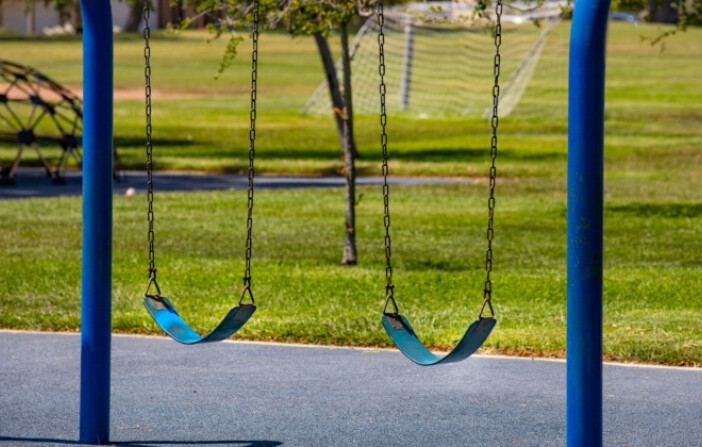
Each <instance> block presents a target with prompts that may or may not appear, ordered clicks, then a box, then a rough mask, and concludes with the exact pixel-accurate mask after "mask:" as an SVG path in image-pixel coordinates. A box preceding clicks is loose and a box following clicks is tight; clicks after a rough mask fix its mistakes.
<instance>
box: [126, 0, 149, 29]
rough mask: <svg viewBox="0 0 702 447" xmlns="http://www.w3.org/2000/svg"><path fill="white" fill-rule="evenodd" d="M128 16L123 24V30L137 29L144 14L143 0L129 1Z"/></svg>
mask: <svg viewBox="0 0 702 447" xmlns="http://www.w3.org/2000/svg"><path fill="white" fill-rule="evenodd" d="M130 5H131V8H130V10H129V17H128V18H127V23H126V24H125V25H124V30H125V31H129V32H135V31H139V26H140V25H141V20H142V16H143V14H144V0H133V1H131V2H130Z"/></svg>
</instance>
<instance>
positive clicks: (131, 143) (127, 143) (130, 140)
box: [114, 135, 196, 150]
mask: <svg viewBox="0 0 702 447" xmlns="http://www.w3.org/2000/svg"><path fill="white" fill-rule="evenodd" d="M114 141H115V146H116V147H117V150H119V148H122V147H123V148H125V149H127V148H129V149H131V148H135V147H138V148H139V149H143V148H144V144H146V140H145V138H144V137H120V136H119V135H116V136H115V138H114ZM152 143H153V145H154V147H178V146H194V145H195V144H196V142H195V141H193V140H188V139H185V138H154V139H153V140H152Z"/></svg>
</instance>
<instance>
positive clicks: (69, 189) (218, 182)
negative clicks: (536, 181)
mask: <svg viewBox="0 0 702 447" xmlns="http://www.w3.org/2000/svg"><path fill="white" fill-rule="evenodd" d="M123 175H124V178H123V179H122V181H119V182H115V183H114V190H115V193H116V194H124V193H125V192H126V191H127V189H128V188H134V189H135V190H136V191H137V192H143V191H145V189H146V186H145V185H146V173H145V172H139V171H126V172H124V173H123ZM154 179H155V180H154V185H155V188H156V190H157V191H195V190H210V191H211V190H224V189H243V188H246V187H247V186H248V178H247V177H246V176H243V175H227V174H203V173H193V172H156V173H154ZM16 181H17V184H16V185H15V186H0V200H2V199H21V198H27V197H54V196H65V195H73V196H77V195H80V194H81V193H82V185H81V181H82V173H81V172H79V171H68V172H67V173H66V184H65V185H54V184H52V183H51V180H50V179H49V178H47V177H46V174H45V173H44V171H43V170H41V169H32V168H25V169H20V171H19V172H18V174H17V179H16ZM473 181H474V180H471V179H468V178H450V177H425V178H421V177H393V178H391V179H390V183H393V184H438V183H459V182H473ZM357 184H359V185H380V184H382V177H359V178H358V179H357ZM341 186H344V179H343V177H292V176H287V177H283V176H257V177H256V187H257V188H325V187H326V188H329V187H341Z"/></svg>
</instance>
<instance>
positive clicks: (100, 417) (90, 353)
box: [80, 0, 113, 444]
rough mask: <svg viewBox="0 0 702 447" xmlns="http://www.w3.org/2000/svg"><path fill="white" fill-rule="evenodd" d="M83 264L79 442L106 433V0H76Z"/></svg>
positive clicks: (99, 439) (101, 440)
mask: <svg viewBox="0 0 702 447" xmlns="http://www.w3.org/2000/svg"><path fill="white" fill-rule="evenodd" d="M81 8H82V17H83V151H84V154H83V267H82V302H81V367H80V442H81V443H82V444H105V443H107V442H109V433H110V344H111V318H110V309H111V288H112V64H113V54H112V12H111V9H110V0H82V1H81Z"/></svg>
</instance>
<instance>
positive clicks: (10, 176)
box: [0, 59, 83, 184]
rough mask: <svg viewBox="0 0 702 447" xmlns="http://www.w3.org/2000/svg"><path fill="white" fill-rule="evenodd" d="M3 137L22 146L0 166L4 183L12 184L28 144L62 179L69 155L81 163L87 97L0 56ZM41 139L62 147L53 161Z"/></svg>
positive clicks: (51, 172) (52, 174) (54, 178)
mask: <svg viewBox="0 0 702 447" xmlns="http://www.w3.org/2000/svg"><path fill="white" fill-rule="evenodd" d="M0 104H1V106H0V141H3V142H8V143H16V144H18V146H19V148H18V150H17V155H16V156H15V158H14V160H13V161H12V163H11V164H10V166H8V167H5V168H2V170H0V182H1V183H2V184H14V182H15V175H16V174H17V168H18V167H19V165H20V162H21V160H22V156H23V154H24V151H25V149H26V148H32V149H34V151H35V152H36V154H37V156H38V157H39V161H40V162H41V164H42V166H43V167H44V169H45V170H46V175H47V176H49V177H50V178H51V180H52V181H53V182H54V183H64V182H65V180H64V178H63V175H62V174H63V171H64V170H65V168H66V163H67V161H68V159H69V158H74V159H75V162H76V164H77V165H78V166H79V167H80V166H81V164H82V159H81V154H80V149H78V146H79V145H80V141H81V136H80V133H81V131H82V125H83V110H82V105H83V102H82V101H81V100H80V98H79V97H78V96H76V95H75V94H73V93H72V92H71V91H70V90H68V89H67V88H65V87H64V86H62V85H61V84H59V83H58V82H56V81H54V80H52V79H51V78H49V77H48V76H46V75H44V74H42V73H40V72H39V71H37V70H35V69H34V68H32V67H27V66H25V65H21V64H18V63H16V62H11V61H8V60H3V59H0ZM40 144H50V145H53V146H58V147H59V148H60V149H61V155H60V156H59V157H58V159H57V161H56V162H55V164H53V165H52V164H51V163H50V161H49V159H47V158H46V157H45V156H44V154H43V153H42V152H41V150H40V147H39V146H40Z"/></svg>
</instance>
